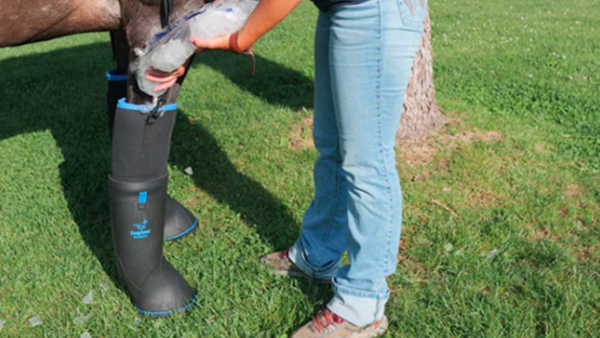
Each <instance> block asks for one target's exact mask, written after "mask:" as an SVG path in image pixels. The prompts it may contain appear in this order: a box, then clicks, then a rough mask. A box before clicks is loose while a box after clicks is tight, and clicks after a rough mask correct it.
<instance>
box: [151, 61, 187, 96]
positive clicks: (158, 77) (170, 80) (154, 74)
mask: <svg viewBox="0 0 600 338" xmlns="http://www.w3.org/2000/svg"><path fill="white" fill-rule="evenodd" d="M183 74H185V67H184V66H181V67H179V68H177V69H175V70H174V71H173V72H171V73H167V72H163V71H162V70H158V69H154V68H150V69H148V70H147V71H146V79H148V80H150V81H152V82H157V83H159V85H158V86H156V87H154V91H155V92H160V91H161V90H164V89H168V88H171V87H173V85H174V84H175V82H177V79H178V78H179V77H180V76H182V75H183Z"/></svg>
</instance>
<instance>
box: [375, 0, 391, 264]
mask: <svg viewBox="0 0 600 338" xmlns="http://www.w3.org/2000/svg"><path fill="white" fill-rule="evenodd" d="M377 4H378V10H379V47H378V51H379V53H378V54H379V60H378V63H379V64H378V69H377V124H378V129H379V130H378V133H379V153H380V155H381V160H380V161H381V163H382V164H383V171H382V174H383V178H384V180H385V182H386V183H387V189H386V190H387V191H388V199H389V200H388V202H389V203H390V205H389V206H388V207H389V209H390V210H391V212H390V220H389V221H390V222H389V223H388V227H389V228H390V229H389V230H388V236H387V243H386V244H387V245H386V249H385V250H386V254H385V258H384V259H383V273H384V275H387V273H388V267H389V251H390V246H391V238H390V237H391V231H392V228H391V224H392V223H393V222H392V221H393V214H394V212H393V208H392V204H393V197H392V192H391V189H390V179H389V177H388V176H389V175H388V173H387V170H388V163H387V161H386V155H385V149H384V146H383V130H382V128H383V126H382V108H381V106H382V103H381V84H382V75H381V73H382V69H383V62H384V61H383V56H382V55H383V49H384V48H385V46H384V44H383V23H382V20H383V13H382V4H381V0H378V1H377Z"/></svg>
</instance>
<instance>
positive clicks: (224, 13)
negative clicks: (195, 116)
mask: <svg viewBox="0 0 600 338" xmlns="http://www.w3.org/2000/svg"><path fill="white" fill-rule="evenodd" d="M257 4H258V2H257V1H254V0H220V1H215V2H212V3H210V4H206V5H203V6H201V7H200V8H199V9H198V10H197V11H192V12H190V13H188V14H187V15H185V16H184V17H183V18H181V19H179V20H177V21H175V22H174V23H172V24H170V25H169V26H168V27H167V28H166V29H165V30H164V31H162V32H160V33H158V34H156V35H155V36H154V37H152V39H150V41H148V43H147V44H146V47H145V48H144V49H139V48H137V49H136V50H135V53H136V54H137V56H138V59H137V60H136V62H135V63H134V65H133V67H134V74H135V78H136V81H137V83H138V86H139V87H140V89H141V90H142V91H143V92H144V93H146V94H148V95H150V96H153V97H157V96H160V95H162V94H164V93H165V92H166V90H163V91H160V92H155V91H154V90H153V89H154V87H156V86H157V83H156V82H152V81H149V80H148V79H146V70H148V69H149V68H150V67H152V68H155V69H158V70H162V71H164V72H172V71H174V70H175V69H177V68H178V67H180V66H181V65H183V63H184V62H185V61H186V60H187V59H188V58H189V57H190V56H191V55H192V54H193V53H194V51H195V50H196V46H194V44H192V42H191V41H190V38H192V37H196V38H201V39H209V38H212V37H215V36H219V35H225V34H231V33H234V32H236V31H238V30H239V29H240V28H242V26H243V25H244V23H245V22H246V20H248V17H249V16H250V14H251V13H252V11H254V9H255V8H256V5H257Z"/></svg>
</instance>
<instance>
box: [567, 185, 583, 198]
mask: <svg viewBox="0 0 600 338" xmlns="http://www.w3.org/2000/svg"><path fill="white" fill-rule="evenodd" d="M582 191H583V187H582V186H580V185H579V184H575V183H567V184H566V186H565V193H566V194H567V196H570V197H577V196H579V195H581V192H582Z"/></svg>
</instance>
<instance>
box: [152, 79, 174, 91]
mask: <svg viewBox="0 0 600 338" xmlns="http://www.w3.org/2000/svg"><path fill="white" fill-rule="evenodd" d="M175 82H177V79H174V80H172V81H169V82H166V83H163V84H160V85H158V86H156V87H154V91H155V92H160V91H161V90H164V89H169V88H171V87H173V85H174V84H175Z"/></svg>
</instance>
